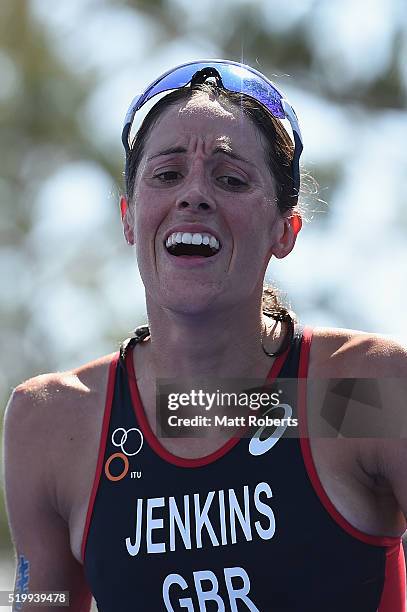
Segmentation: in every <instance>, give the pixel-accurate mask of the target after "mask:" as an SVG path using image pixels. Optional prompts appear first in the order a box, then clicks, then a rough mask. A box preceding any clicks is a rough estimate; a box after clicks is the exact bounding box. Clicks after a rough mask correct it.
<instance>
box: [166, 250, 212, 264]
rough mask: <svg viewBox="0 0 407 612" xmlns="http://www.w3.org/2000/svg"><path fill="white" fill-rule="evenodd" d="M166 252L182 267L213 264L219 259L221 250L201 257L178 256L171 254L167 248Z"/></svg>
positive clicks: (174, 262)
mask: <svg viewBox="0 0 407 612" xmlns="http://www.w3.org/2000/svg"><path fill="white" fill-rule="evenodd" d="M164 248H165V247H164ZM165 254H166V255H167V257H168V258H169V259H170V260H171V261H172V263H173V264H175V265H176V266H180V267H181V268H196V267H197V266H204V265H206V264H212V263H213V262H214V261H215V260H216V259H218V257H219V254H220V251H218V252H217V253H216V254H215V255H212V256H211V257H199V256H195V255H178V256H177V257H176V256H175V255H170V254H169V253H168V251H167V249H165Z"/></svg>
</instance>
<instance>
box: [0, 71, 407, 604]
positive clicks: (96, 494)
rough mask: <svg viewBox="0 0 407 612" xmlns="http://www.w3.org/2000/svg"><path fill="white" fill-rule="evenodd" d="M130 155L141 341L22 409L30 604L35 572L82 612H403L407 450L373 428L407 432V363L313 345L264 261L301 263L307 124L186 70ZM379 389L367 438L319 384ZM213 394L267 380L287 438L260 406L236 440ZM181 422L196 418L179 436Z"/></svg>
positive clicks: (26, 392)
mask: <svg viewBox="0 0 407 612" xmlns="http://www.w3.org/2000/svg"><path fill="white" fill-rule="evenodd" d="M168 90H175V91H172V92H171V93H169V94H168V93H166V95H165V97H163V98H162V99H160V100H159V101H158V102H156V100H157V99H156V98H154V97H155V95H156V94H158V93H163V92H167V91H168ZM151 99H153V102H154V106H153V107H152V109H151V110H150V111H149V114H148V115H147V117H146V118H145V120H144V122H143V124H142V125H141V127H140V128H139V129H138V131H137V133H136V135H135V137H134V139H133V138H132V136H131V135H130V131H131V127H132V125H133V122H134V119H135V118H136V120H137V111H138V110H139V108H141V107H142V106H143V105H144V104H145V103H146V102H149V101H150V100H151ZM283 119H287V120H288V122H289V123H290V126H291V131H292V139H291V138H290V136H289V134H288V132H287V131H286V129H285V127H284V126H283V124H282V121H281V120H283ZM123 143H124V146H125V149H126V154H127V155H126V195H125V196H123V197H122V199H121V213H122V219H123V227H124V233H125V237H126V240H127V241H128V243H129V244H131V245H134V246H135V247H136V250H137V258H138V265H139V270H140V273H141V277H142V279H143V282H144V285H145V290H146V303H147V312H148V326H142V327H141V328H139V329H138V330H136V334H135V337H134V338H133V339H131V340H129V341H126V342H125V343H123V345H122V347H121V350H120V353H117V354H116V353H115V354H113V355H108V356H106V357H103V358H101V359H99V360H98V361H95V362H92V363H90V364H86V365H85V366H82V367H80V368H78V369H76V370H74V371H71V372H65V373H57V374H48V375H44V376H39V377H36V378H34V379H32V380H29V381H27V382H25V383H23V384H22V385H20V386H19V387H18V388H17V389H16V391H15V392H14V394H13V397H12V399H11V401H10V404H9V407H8V410H7V415H6V423H5V444H6V462H7V467H6V489H7V507H8V512H9V517H10V524H11V529H12V533H13V537H14V541H15V546H16V551H17V554H18V556H19V560H20V563H19V566H18V569H19V568H23V570H24V572H23V571H21V572H20V574H19V576H18V578H19V580H20V582H19V584H20V583H21V582H24V581H22V580H21V578H22V576H23V573H24V576H25V583H24V584H25V586H26V588H28V590H30V591H39V590H47V591H52V590H64V591H69V594H70V607H71V609H72V610H88V608H89V601H90V590H91V591H92V593H93V594H94V596H95V598H96V601H97V603H98V608H99V610H101V611H103V612H107V611H109V612H110V611H113V610H114V611H116V610H133V609H134V610H143V611H150V610H151V611H154V612H155V611H158V610H167V611H171V612H172V611H177V610H181V609H186V610H190V611H191V610H200V611H203V610H208V611H209V610H229V611H232V610H233V611H236V610H247V609H249V610H253V611H256V610H260V611H262V612H266V611H267V612H268V611H271V610H273V611H278V610H290V611H298V612H299V611H301V612H304V611H311V610H312V611H313V612H315V611H322V610H324V611H326V610H330V611H332V610H334V611H339V610H341V611H343V610H347V611H349V610H352V611H353V610H354V611H356V610H357V611H358V612H363V611H366V612H367V611H369V612H373V611H376V610H380V611H381V612H383V611H384V610H385V611H390V610H391V611H392V612H399V611H402V610H405V607H404V601H405V566H404V557H403V552H402V547H401V540H400V538H401V535H402V533H403V532H404V530H405V527H406V524H405V517H406V514H407V484H406V483H407V478H406V476H407V447H406V445H405V443H404V442H403V440H402V439H401V438H400V439H398V438H397V436H395V435H394V432H393V433H392V434H391V435H392V436H393V437H392V439H390V440H389V439H384V438H383V435H385V434H386V432H385V431H384V430H383V429H380V430H379V429H378V427H383V426H384V424H386V423H389V421H390V420H391V421H392V424H393V425H394V426H395V428H396V431H398V432H399V431H400V430H402V428H403V427H404V428H405V418H404V417H403V414H402V409H403V397H405V395H403V394H404V392H405V382H404V377H405V375H406V370H407V368H406V351H405V350H404V349H403V348H402V347H401V346H399V345H398V344H396V343H394V342H390V341H389V340H386V339H384V338H381V337H380V336H378V335H374V334H366V333H363V332H360V331H354V330H348V329H331V328H314V329H312V330H311V329H310V328H309V327H304V326H302V325H299V324H298V323H296V322H295V321H294V317H293V313H290V312H289V311H288V310H287V309H285V308H284V307H283V306H282V305H281V304H280V303H279V301H278V298H277V296H276V295H275V293H274V292H273V291H272V290H268V291H267V292H265V293H264V295H263V282H264V275H265V271H266V268H267V265H268V263H269V260H270V258H271V257H272V256H275V257H277V258H283V257H285V256H287V255H288V254H289V253H290V251H291V250H292V249H293V247H294V245H295V241H296V237H297V235H298V232H299V231H300V229H301V225H302V221H301V212H300V209H299V207H298V195H299V158H300V154H301V150H302V140H301V133H300V129H299V126H298V122H297V118H296V115H295V113H294V111H293V109H292V107H291V106H290V104H289V103H288V102H287V101H286V100H285V99H284V97H283V96H282V94H281V93H280V92H279V91H278V90H277V89H276V88H275V87H274V86H273V84H272V83H271V82H270V81H268V80H267V79H266V78H265V77H264V76H263V75H261V74H260V73H258V72H257V71H255V70H253V69H252V68H250V67H245V66H242V65H240V64H237V63H234V62H227V61H218V60H210V61H203V62H193V63H190V64H185V65H183V66H180V67H177V68H175V69H174V70H172V71H169V72H168V73H166V74H165V75H163V76H162V77H159V78H158V79H157V80H156V81H155V82H154V83H153V84H152V85H151V86H149V87H148V88H147V90H146V91H145V92H144V94H143V95H142V96H140V97H138V98H137V99H135V100H134V101H133V103H132V105H131V107H130V110H129V112H128V114H127V116H126V120H125V126H124V130H123ZM311 340H312V342H311ZM379 377H385V378H386V377H392V379H391V380H392V384H391V385H390V386H389V385H387V386H386V395H385V400H384V401H383V405H380V406H379V407H380V408H381V410H379V411H378V410H377V409H376V410H375V411H373V412H374V415H377V414H378V413H380V415H379V417H378V418H377V422H375V428H373V429H374V432H373V433H374V435H370V434H366V433H364V429H363V428H364V424H365V422H366V419H364V418H363V415H365V414H368V413H365V412H364V413H363V415H362V419H360V416H361V412H360V405H363V403H364V404H365V405H364V409H367V410H368V409H370V408H371V406H369V401H368V400H365V399H363V398H366V393H365V394H364V395H363V398H362V399H363V402H361V401H360V400H361V397H360V396H358V397H356V404H355V401H354V400H355V395H357V394H356V392H355V393H352V397H350V392H349V391H348V390H347V391H346V393H345V394H344V393H342V399H343V396H344V395H345V396H346V398H345V399H346V401H345V403H344V402H343V401H342V402H339V404H338V401H337V400H338V397H339V398H340V396H341V393H339V395H338V393H337V394H336V396H333V395H332V394H331V395H329V394H328V392H327V386H325V385H324V381H325V382H326V381H328V383H329V379H331V378H334V379H337V378H340V379H344V381H342V382H345V383H346V380H347V379H348V378H352V379H357V378H366V379H379ZM198 379H199V381H201V380H205V381H208V380H209V381H211V384H212V390H213V388H214V386H213V385H215V386H216V385H217V384H218V383H219V385H222V384H223V382H224V381H229V380H230V379H233V380H234V381H235V390H236V391H237V392H239V394H240V395H239V398H240V397H241V394H244V392H247V396H249V395H248V394H249V391H248V389H250V390H251V391H253V389H256V385H254V387H253V384H252V381H260V387H261V388H262V385H263V383H265V382H266V381H267V382H269V383H273V381H275V383H277V382H278V383H279V386H280V387H281V388H280V389H278V388H277V387H274V391H276V389H277V391H276V392H277V393H278V392H282V393H285V394H286V396H285V397H284V396H283V397H284V401H283V402H282V401H279V400H278V397H277V402H274V404H272V403H270V405H269V406H268V407H266V408H265V407H263V410H262V413H261V414H262V415H264V416H267V415H268V416H270V415H273V414H274V416H276V415H277V416H279V417H281V418H280V420H279V421H274V422H273V423H272V425H274V427H272V426H270V427H269V429H267V427H265V426H264V425H263V422H262V421H261V420H260V419H259V421H256V423H254V424H253V426H249V424H248V422H247V419H248V416H250V414H251V415H252V416H253V411H252V406H249V407H248V404H246V407H244V404H243V409H241V407H240V404H239V407H240V410H239V412H236V414H239V416H241V417H242V418H241V420H238V419H237V418H236V419H234V418H232V419H231V420H232V424H231V427H229V426H228V425H227V423H226V422H225V421H224V420H222V419H223V418H224V417H225V416H226V417H227V418H229V417H231V416H232V417H233V416H234V414H235V413H234V412H233V411H232V412H231V410H230V409H229V410H228V408H227V406H226V407H225V406H222V405H221V402H219V401H217V400H218V399H219V395H218V396H217V395H216V393H214V394H212V395H210V394H209V395H205V393H206V391H204V390H203V388H201V389H200V390H197V388H196V387H195V392H196V394H197V395H196V396H195V399H196V398H197V397H198V399H201V400H202V398H204V399H205V398H206V399H205V401H206V403H205V401H201V402H200V403H199V402H195V403H194V402H193V399H194V398H193V397H192V390H191V389H192V386H191V385H190V386H188V385H189V383H190V381H191V380H192V381H197V380H198ZM286 379H288V381H290V380H291V381H292V380H293V379H294V381H295V383H296V384H295V385H294V386H293V385H290V384H287V385H286V386H284V384H283V383H284V381H285V380H286ZM297 380H298V391H299V393H298V396H297V395H296V392H297ZM307 380H308V381H309V383H311V382H312V381H317V382H318V385H314V386H313V385H312V384H308V385H306V381H307ZM249 382H250V384H249ZM280 383H281V384H280ZM169 384H172V387H171V388H170V387H168V385H169ZM203 384H204V383H203ZM169 389H170V391H171V392H170V391H169ZM174 389H175V391H174ZM188 389H189V392H190V395H189V401H187V400H186V401H185V402H182V401H181V400H182V397H181V395H180V393H181V392H182V391H186V390H188ZM264 389H266V387H264ZM347 389H348V387H347ZM199 392H201V395H200V396H199V395H198V394H199ZM156 393H159V395H160V397H159V400H160V401H159V402H158V403H157V405H156ZM292 394H294V395H292ZM235 397H237V396H235ZM250 397H252V396H250ZM257 397H259V394H258V395H257ZM275 397H276V396H275V395H274V396H273V398H272V394H271V393H270V398H272V399H273V400H274V399H275ZM208 398H212V399H211V401H212V400H213V401H212V404H209V403H208V402H209V399H208ZM327 398H328V401H327ZM329 398H330V399H329ZM184 399H185V398H184ZM175 400H177V402H178V403H177V402H175V404H174V401H175ZM215 400H216V401H215ZM297 400H298V401H297ZM334 400H335V401H334ZM352 401H353V404H352ZM358 401H359V404H358ZM170 402H172V403H171V404H170ZM276 403H277V404H279V407H277V408H276V407H275V406H276ZM215 404H216V405H215ZM355 405H356V406H357V407H356V409H355ZM170 406H171V407H170ZM181 406H182V408H183V410H181V409H180V408H181ZM358 406H359V408H358ZM344 407H345V410H344ZM376 408H377V406H376ZM215 409H216V410H217V411H218V412H217V415H218V416H219V419H220V420H219V421H217V422H218V426H216V425H214V420H215ZM235 409H236V411H237V410H238V406H237V405H235ZM170 413H171V417H172V418H176V417H177V416H178V415H179V414H182V418H183V419H184V420H182V421H181V422H179V421H177V420H176V421H175V432H176V435H174V434H172V433H171V432H172V431H173V430H172V429H171V427H172V425H170V416H169V415H170ZM210 415H211V416H210ZM369 415H370V413H369ZM193 417H201V418H200V419H199V418H197V419H196V420H195V421H193ZM204 417H206V418H207V420H206V421H205V420H204ZM369 418H370V417H369ZM375 418H376V417H375ZM187 419H189V421H188V420H187ZM210 419H213V420H212V421H211V420H210ZM158 421H160V422H158ZM191 424H192V426H191ZM296 424H298V427H296ZM160 426H162V427H163V428H164V429H163V430H162V429H160ZM355 428H357V429H355ZM163 431H164V435H163ZM349 431H350V432H351V433H350V435H347V432H349ZM369 431H371V430H369ZM378 431H379V434H383V435H378V434H377V432H378ZM367 435H369V437H367ZM388 437H389V436H388ZM27 575H28V578H27ZM89 589H90V590H89ZM24 609H30V608H29V607H27V606H26V607H25V608H24Z"/></svg>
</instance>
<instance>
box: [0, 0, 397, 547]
mask: <svg viewBox="0 0 407 612" xmlns="http://www.w3.org/2000/svg"><path fill="white" fill-rule="evenodd" d="M324 1H327V2H329V0H324ZM320 5H321V2H317V1H315V2H313V3H312V2H310V5H309V10H308V11H307V12H306V13H304V15H303V16H302V17H301V19H298V20H294V21H293V23H292V24H288V25H287V27H281V24H279V27H276V28H275V29H274V28H273V26H272V22H271V21H270V20H264V19H263V18H262V12H261V11H260V9H259V3H256V2H250V1H247V2H238V3H236V4H231V3H230V2H224V4H222V3H219V2H217V3H214V2H211V3H209V4H208V10H207V12H206V14H205V13H203V9H202V8H201V9H200V13H199V15H200V17H199V21H197V20H196V19H194V8H193V4H192V3H191V5H189V4H188V3H187V2H179V1H176V0H103V2H93V3H90V10H89V11H88V12H87V15H86V19H89V20H91V19H92V11H97V10H98V7H101V6H103V7H104V8H105V9H106V7H108V8H110V9H111V10H112V11H114V10H115V9H119V8H123V7H126V8H127V9H129V10H132V11H134V15H135V16H136V17H137V16H145V17H148V18H149V19H151V20H153V21H154V23H155V24H156V26H157V28H158V30H157V31H158V34H157V36H156V37H155V40H154V53H155V54H156V55H157V53H160V52H162V53H165V49H166V44H167V43H169V42H171V41H173V40H174V39H176V38H177V37H184V38H185V39H189V40H193V39H194V38H196V39H205V38H206V39H211V40H212V41H213V43H214V44H215V45H216V46H217V47H218V49H219V53H218V56H219V57H221V56H224V57H229V58H234V59H240V58H241V56H242V52H243V51H244V60H245V61H246V62H247V63H249V64H250V63H251V64H252V65H256V64H257V63H258V62H257V58H261V65H260V69H261V70H263V71H264V72H265V73H266V74H274V73H277V74H285V73H289V74H294V75H295V78H296V83H297V84H298V85H299V87H300V88H303V89H304V91H308V92H310V93H312V94H313V95H317V96H320V97H321V98H322V99H324V100H328V101H329V100H333V101H335V102H336V103H339V104H345V105H346V104H349V105H351V106H352V107H353V106H355V105H357V106H359V107H360V108H361V109H362V110H363V112H369V111H371V110H374V111H375V112H378V111H381V110H384V109H388V108H394V109H399V108H404V106H405V102H406V87H405V83H404V82H403V72H402V71H403V69H404V68H403V66H404V63H403V61H402V54H403V49H405V48H406V40H405V36H406V30H405V28H404V30H403V29H402V27H401V24H400V26H399V27H397V24H396V27H395V28H394V31H393V32H394V34H393V41H392V46H391V54H390V60H389V62H388V63H387V65H386V64H383V69H382V70H381V72H379V73H378V74H377V75H376V76H375V78H372V79H370V80H360V81H355V80H353V81H351V82H349V84H348V85H346V84H345V85H343V86H341V87H338V85H337V84H336V85H335V81H334V80H333V79H332V73H331V72H332V70H335V63H334V62H335V58H327V63H325V62H324V58H323V57H321V54H320V53H318V52H317V49H316V46H315V36H314V35H313V34H312V25H313V20H314V18H315V14H314V11H315V10H317V9H318V7H319V6H320ZM261 6H262V11H264V10H267V6H268V3H267V2H264V3H263V4H262V5H261ZM49 7H50V10H58V6H57V5H55V4H54V3H52V2H50V3H49ZM232 8H233V10H232ZM101 44H103V41H101ZM123 44H124V45H125V44H126V41H125V40H124V41H123ZM185 59H187V58H185ZM329 62H331V63H330V64H329ZM76 68H77V67H76V66H74V65H68V63H67V62H64V61H63V60H62V59H61V55H60V54H59V53H57V52H56V50H55V45H54V42H53V40H52V36H51V35H50V32H49V29H48V28H47V27H46V26H45V25H44V24H43V23H42V22H40V21H38V20H37V19H36V18H35V14H34V13H33V11H32V6H31V3H30V2H29V1H28V0H2V2H1V6H0V70H2V69H7V71H8V80H9V82H10V79H11V81H12V84H11V85H10V86H9V90H8V91H6V92H5V91H4V90H3V93H2V94H1V95H0V124H1V126H0V129H1V134H0V157H1V160H2V163H1V169H0V173H1V175H0V202H1V211H2V215H1V220H0V240H1V246H0V259H1V258H2V257H4V258H5V257H6V256H7V257H9V256H10V254H12V253H18V254H19V257H21V275H20V274H16V275H14V274H13V278H3V279H2V285H3V292H4V293H5V294H7V289H4V288H7V286H8V283H10V286H11V285H13V286H14V293H17V294H18V295H17V298H16V300H15V301H14V302H13V303H10V302H9V301H7V300H3V301H2V303H1V304H0V308H1V320H2V324H3V342H2V349H3V350H2V355H1V357H0V359H1V369H0V382H1V394H0V400H1V403H2V405H3V406H4V405H5V402H6V398H7V396H8V395H9V393H10V390H11V388H12V386H14V385H15V384H16V383H17V382H19V381H21V380H23V379H26V378H28V377H30V376H32V375H33V374H35V373H37V372H43V371H48V370H52V369H54V368H55V363H56V354H57V352H58V350H60V348H59V347H58V346H55V345H51V343H50V341H49V338H47V337H45V336H44V335H41V331H39V330H41V328H36V326H35V324H36V320H37V318H38V317H41V310H39V309H38V308H36V309H34V308H33V305H32V300H31V299H30V292H29V291H28V292H27V291H26V290H25V291H24V290H23V289H24V287H23V286H22V285H21V287H20V285H19V283H23V282H25V281H24V279H26V278H27V275H28V277H29V279H30V283H31V285H30V287H31V291H32V292H34V290H35V286H36V279H37V275H38V274H39V271H41V270H42V269H43V268H44V267H45V261H44V260H43V259H41V258H43V257H44V254H43V253H42V252H41V250H38V251H35V250H33V248H32V243H31V242H30V240H29V237H30V234H31V232H32V230H33V224H34V222H35V218H34V216H33V210H34V209H33V203H34V202H35V200H36V197H37V195H38V193H39V190H40V189H41V187H42V185H43V183H44V181H45V180H46V179H47V178H48V177H50V176H52V175H53V174H54V173H55V172H56V171H57V170H58V169H59V168H61V167H63V166H64V165H65V164H67V163H68V162H72V161H75V160H85V161H86V160H88V161H92V162H93V163H95V164H96V165H97V166H99V167H100V168H101V169H103V172H104V173H106V175H107V176H108V177H110V179H111V183H112V184H113V185H114V184H120V182H121V172H122V158H121V156H118V155H117V156H116V155H112V154H111V151H110V150H109V148H108V147H104V146H101V145H98V144H97V143H96V142H95V140H94V139H92V138H91V137H90V135H89V134H88V133H86V131H85V130H83V127H82V126H81V124H80V119H79V116H80V111H81V109H82V107H83V105H84V104H85V103H86V101H87V100H88V99H89V97H90V96H91V94H92V93H93V92H94V90H95V88H96V87H97V86H98V85H99V84H100V82H101V80H102V79H103V77H102V76H101V75H100V73H98V72H97V71H96V70H94V71H92V70H86V71H83V70H80V71H79V70H77V69H76ZM10 75H11V76H10ZM1 87H2V85H1V82H0V88H1ZM118 137H119V135H118ZM313 174H314V175H315V176H316V178H317V180H318V181H319V183H320V185H321V198H322V199H325V198H326V195H325V194H326V190H327V188H328V186H329V195H330V197H332V194H333V192H334V191H335V189H336V187H337V185H338V184H339V183H340V179H341V167H340V166H338V165H333V164H332V163H331V162H327V163H326V164H325V165H321V166H319V167H317V168H315V170H313ZM317 208H318V207H317ZM322 221H324V215H323V216H322ZM108 230H109V228H108V227H106V232H108ZM99 251H100V247H99V246H98V244H96V246H95V247H94V249H93V250H92V247H89V250H87V252H86V254H83V253H82V255H83V257H80V256H79V255H78V256H77V258H76V259H73V260H72V261H71V262H70V264H69V266H67V269H66V274H67V276H69V277H70V281H71V283H72V284H73V286H79V285H80V286H81V287H82V288H85V289H87V290H88V291H89V292H92V291H93V292H95V295H96V297H95V303H97V301H98V298H97V291H98V290H100V286H101V284H102V283H103V275H102V274H101V275H100V276H98V274H97V272H95V270H96V269H97V268H98V266H99V265H100V262H101V261H102V258H103V253H100V252H99ZM7 269H8V266H7V265H3V266H2V270H5V274H6V275H7ZM12 269H13V268H12ZM16 287H17V289H16ZM18 296H20V298H19V297H18ZM319 300H320V304H322V305H324V304H325V306H327V307H332V303H331V302H330V297H329V296H327V295H321V296H320V298H319ZM107 321H108V323H107V324H106V326H105V328H103V329H101V330H100V334H101V335H103V336H104V338H106V339H107V340H109V341H111V340H113V339H118V338H120V337H121V336H122V335H123V330H122V329H121V327H120V322H118V321H116V319H115V317H114V316H113V315H112V316H110V317H107ZM136 323H137V322H136ZM33 329H34V331H33ZM7 533H8V532H7V527H6V523H5V517H4V512H2V513H1V520H0V537H1V543H2V544H1V545H5V544H6V545H8V544H9V540H8V539H7V536H6V534H7Z"/></svg>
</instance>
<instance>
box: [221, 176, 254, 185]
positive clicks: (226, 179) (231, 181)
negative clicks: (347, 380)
mask: <svg viewBox="0 0 407 612" xmlns="http://www.w3.org/2000/svg"><path fill="white" fill-rule="evenodd" d="M218 181H220V182H221V183H223V184H224V185H226V186H227V187H247V183H245V182H244V181H241V180H240V179H238V178H237V177H236V176H220V177H218Z"/></svg>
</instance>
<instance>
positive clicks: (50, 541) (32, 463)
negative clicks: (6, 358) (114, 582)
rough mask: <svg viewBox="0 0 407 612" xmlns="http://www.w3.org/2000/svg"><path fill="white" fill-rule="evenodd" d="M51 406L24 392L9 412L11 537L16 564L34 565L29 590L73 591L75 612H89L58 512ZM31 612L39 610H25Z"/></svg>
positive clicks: (6, 438)
mask: <svg viewBox="0 0 407 612" xmlns="http://www.w3.org/2000/svg"><path fill="white" fill-rule="evenodd" d="M46 404H47V402H46V398H45V399H44V397H41V394H40V393H39V394H32V393H29V392H27V389H25V388H24V386H22V387H20V388H19V389H18V390H16V391H15V392H14V394H13V395H12V397H11V398H10V401H9V404H8V406H7V409H6V414H5V421H4V463H5V492H6V507H7V514H8V518H9V524H10V529H11V535H12V539H13V543H14V545H15V549H16V554H17V559H19V558H20V556H21V555H23V556H24V558H25V560H27V561H28V563H29V566H28V585H27V586H28V590H29V591H54V590H58V591H69V592H70V602H71V603H70V610H73V611H74V612H88V610H89V607H90V593H89V590H88V587H87V585H86V581H85V578H84V573H83V567H82V565H81V564H80V563H78V562H77V561H76V559H75V558H74V557H73V555H72V552H71V549H70V538H69V530H68V526H67V524H66V522H65V521H64V520H63V519H62V517H61V516H60V514H59V513H58V512H57V510H56V504H55V497H54V484H53V482H54V479H55V474H54V473H53V472H54V466H53V463H52V457H51V456H50V441H51V440H52V438H53V436H54V434H55V430H54V427H55V425H54V424H53V423H52V420H51V419H50V418H49V414H50V413H49V411H47V408H46ZM17 572H18V565H17ZM17 578H18V576H16V579H17ZM31 609H32V610H34V609H37V608H34V607H32V606H28V605H26V606H23V610H31ZM58 609H59V608H58Z"/></svg>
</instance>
